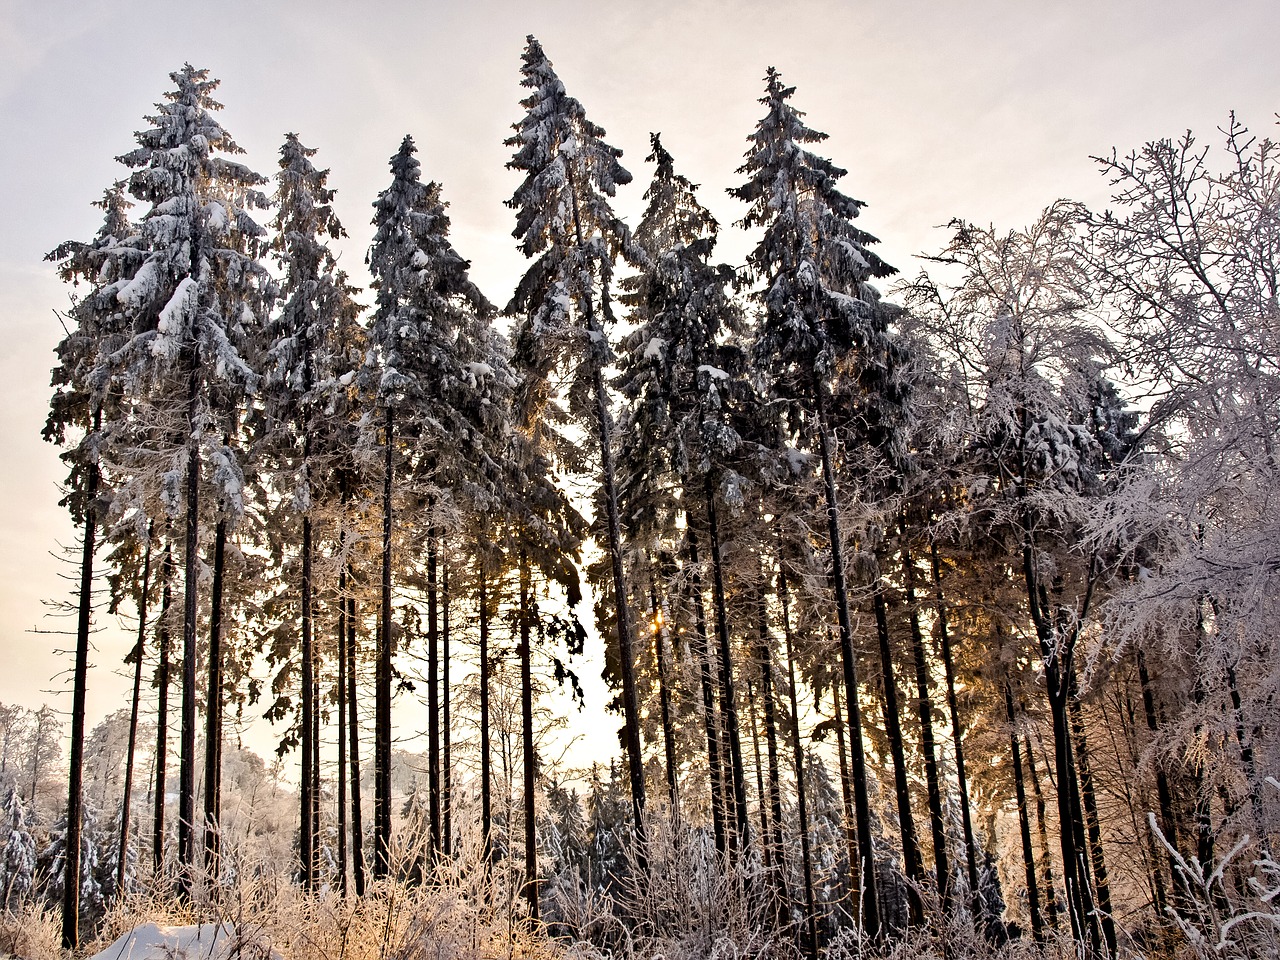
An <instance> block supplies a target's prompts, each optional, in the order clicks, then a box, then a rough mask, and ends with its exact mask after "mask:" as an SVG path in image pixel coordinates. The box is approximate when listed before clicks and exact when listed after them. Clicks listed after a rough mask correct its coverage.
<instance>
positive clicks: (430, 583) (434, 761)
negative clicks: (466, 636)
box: [427, 497, 440, 864]
mask: <svg viewBox="0 0 1280 960" xmlns="http://www.w3.org/2000/svg"><path fill="white" fill-rule="evenodd" d="M427 517H428V520H427V523H428V527H427V795H428V796H427V809H428V812H429V817H428V819H429V822H430V831H431V832H430V843H431V851H430V853H431V856H430V860H431V862H432V863H433V864H434V863H435V862H436V861H437V860H438V859H439V858H440V629H439V624H440V592H439V569H440V531H439V528H437V527H436V504H435V498H434V497H431V498H429V499H428V500H427Z"/></svg>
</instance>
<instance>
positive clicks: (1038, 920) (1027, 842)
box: [1004, 680, 1044, 943]
mask: <svg viewBox="0 0 1280 960" xmlns="http://www.w3.org/2000/svg"><path fill="white" fill-rule="evenodd" d="M1004 710H1005V717H1006V719H1007V720H1008V721H1009V756H1010V757H1011V759H1012V765H1013V786H1014V792H1015V796H1016V798H1017V801H1018V828H1019V831H1020V833H1021V836H1022V865H1023V867H1024V869H1025V871H1026V880H1027V907H1028V909H1029V910H1030V912H1031V935H1032V936H1033V937H1035V939H1036V942H1037V943H1040V942H1041V941H1043V940H1044V919H1043V918H1042V917H1041V916H1040V894H1039V891H1038V889H1037V886H1038V885H1037V883H1036V855H1035V851H1034V850H1033V849H1032V847H1031V820H1030V819H1029V817H1028V811H1027V788H1026V785H1025V783H1024V782H1023V779H1022V751H1021V750H1019V749H1018V729H1017V717H1016V716H1015V715H1014V712H1013V693H1012V691H1010V689H1009V681H1008V680H1006V681H1005V684H1004Z"/></svg>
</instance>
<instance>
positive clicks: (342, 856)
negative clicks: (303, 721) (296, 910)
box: [335, 533, 347, 896]
mask: <svg viewBox="0 0 1280 960" xmlns="http://www.w3.org/2000/svg"><path fill="white" fill-rule="evenodd" d="M345 539H346V536H345V533H340V534H339V535H338V554H339V556H341V555H342V554H343V553H345V552H346V551H345V544H344V542H343V541H345ZM336 639H337V641H338V645H337V656H338V688H337V691H336V696H335V700H336V701H337V709H338V892H339V893H341V894H342V895H343V896H346V893H347V567H346V564H345V563H344V564H343V565H342V566H341V567H339V568H338V635H337V637H336Z"/></svg>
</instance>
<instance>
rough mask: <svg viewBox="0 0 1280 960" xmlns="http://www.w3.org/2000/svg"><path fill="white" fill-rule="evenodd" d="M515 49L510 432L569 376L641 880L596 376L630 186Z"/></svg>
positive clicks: (561, 94) (624, 640)
mask: <svg viewBox="0 0 1280 960" xmlns="http://www.w3.org/2000/svg"><path fill="white" fill-rule="evenodd" d="M527 39H528V44H527V46H526V47H525V51H524V56H523V63H522V66H521V73H522V74H523V79H522V80H521V85H522V86H524V87H526V88H528V89H529V91H530V93H529V95H528V96H527V97H526V98H525V99H524V100H522V101H521V106H523V107H524V108H525V111H526V112H525V116H524V117H523V118H522V119H521V120H520V121H519V122H518V123H516V124H514V125H513V129H514V130H515V131H516V132H515V135H514V136H512V137H511V138H509V139H508V140H507V141H506V142H507V145H508V146H511V147H514V148H515V154H514V155H513V156H512V159H511V161H510V162H509V163H508V164H507V166H508V167H510V168H511V169H513V170H518V171H521V172H522V173H524V175H525V177H524V180H523V181H522V182H521V184H520V186H519V187H518V188H517V189H516V192H515V193H514V194H513V195H512V197H511V199H510V200H509V201H507V203H508V205H509V206H510V207H511V208H512V209H514V210H515V211H516V228H515V230H514V231H513V234H512V235H513V236H514V237H515V238H516V239H517V240H518V241H519V243H520V250H521V252H522V253H524V255H525V256H526V257H529V258H530V259H533V260H534V263H533V265H532V266H531V267H530V268H529V270H528V271H527V272H526V273H525V275H524V277H523V278H522V279H521V280H520V283H519V284H518V285H517V287H516V290H515V294H514V296H513V297H512V299H511V303H510V304H509V305H508V308H507V310H508V312H509V313H514V314H515V315H516V316H517V329H516V342H515V357H514V362H515V365H516V367H517V369H518V370H519V371H520V373H521V374H522V376H523V382H522V387H521V397H520V403H519V416H518V419H519V422H520V424H521V426H522V427H524V428H525V429H526V430H529V431H530V432H531V433H533V434H534V435H535V436H541V435H544V434H545V433H546V432H547V431H548V430H550V429H551V428H552V425H553V421H554V414H551V413H549V411H548V404H550V403H551V402H552V400H553V398H552V378H553V376H554V375H555V374H556V373H557V372H559V371H570V372H571V384H570V387H569V414H570V415H571V416H573V417H575V418H577V419H579V420H581V421H583V422H594V425H595V427H596V432H597V438H598V442H599V448H600V482H601V488H602V491H601V499H602V501H603V507H604V515H605V516H604V521H605V532H606V537H605V540H606V543H605V546H606V550H607V553H608V556H609V561H610V567H611V576H612V580H613V594H614V623H615V632H616V639H617V644H618V662H619V665H620V673H621V680H622V708H623V723H624V740H625V743H626V751H627V768H628V772H629V779H630V784H631V802H632V815H633V822H634V829H635V836H636V843H637V861H638V863H639V864H640V866H641V870H642V872H643V871H644V870H645V869H646V860H645V847H646V843H645V825H644V803H645V785H644V759H643V755H642V752H641V743H640V708H639V699H638V696H637V691H636V678H635V655H634V652H633V649H632V640H633V638H632V630H633V624H632V620H631V614H630V609H629V605H628V598H627V581H626V574H625V571H624V569H623V544H622V522H621V519H620V517H619V515H618V497H617V490H616V482H615V475H614V473H615V471H614V450H613V446H614V442H615V438H614V428H613V418H612V415H611V413H610V404H609V397H608V394H607V391H606V388H605V379H604V369H605V367H606V366H607V365H608V363H609V362H610V359H611V355H610V349H609V342H608V338H607V331H606V328H607V326H608V325H609V324H610V323H611V322H612V320H613V311H612V303H611V296H610V289H609V285H610V282H611V280H612V277H613V264H614V261H615V259H616V258H617V257H618V256H619V255H620V254H630V255H634V248H633V245H632V244H631V238H630V231H629V230H628V229H627V227H626V225H625V224H624V223H622V221H621V220H620V219H618V217H617V216H616V215H615V214H614V212H613V209H612V207H611V206H610V204H609V198H610V197H612V196H613V195H614V194H615V192H616V191H617V188H618V187H619V186H620V185H625V184H627V183H630V182H631V174H630V173H628V172H627V171H626V170H625V169H624V168H623V167H622V165H621V164H620V163H619V162H618V158H619V157H620V156H621V155H622V152H621V151H620V150H618V149H617V148H616V147H612V146H610V145H609V144H607V143H606V142H605V141H604V139H603V137H604V134H605V131H604V129H603V128H601V127H599V126H597V125H596V124H595V123H593V122H592V121H591V120H589V119H588V118H587V115H586V111H585V110H584V109H583V107H582V104H581V103H579V102H578V101H577V100H575V99H574V98H573V97H570V96H569V95H568V94H567V93H566V92H565V87H564V84H563V83H562V82H561V81H560V78H559V77H557V76H556V73H555V70H554V69H553V68H552V65H551V61H550V60H548V59H547V56H546V54H545V53H544V52H543V50H542V46H541V44H539V43H538V41H537V40H535V39H534V38H533V37H532V36H530V37H528V38H527Z"/></svg>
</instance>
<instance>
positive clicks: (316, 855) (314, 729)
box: [311, 644, 320, 888]
mask: <svg viewBox="0 0 1280 960" xmlns="http://www.w3.org/2000/svg"><path fill="white" fill-rule="evenodd" d="M311 652H312V655H313V656H314V657H315V660H314V671H315V672H314V674H313V675H312V678H311V703H312V711H311V854H312V860H311V862H312V865H313V866H312V868H311V876H312V882H313V884H314V885H315V887H316V888H319V886H320V656H319V653H320V651H319V650H318V649H317V647H316V646H315V645H314V644H313V646H312V648H311Z"/></svg>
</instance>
